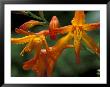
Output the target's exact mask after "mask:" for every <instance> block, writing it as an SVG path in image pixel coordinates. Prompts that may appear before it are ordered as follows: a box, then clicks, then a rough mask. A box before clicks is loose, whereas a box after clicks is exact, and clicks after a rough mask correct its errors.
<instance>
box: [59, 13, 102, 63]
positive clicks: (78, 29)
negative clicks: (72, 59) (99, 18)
mask: <svg viewBox="0 0 110 87" xmlns="http://www.w3.org/2000/svg"><path fill="white" fill-rule="evenodd" d="M71 23H72V25H68V26H64V27H60V29H59V30H61V32H63V33H64V32H72V34H73V38H74V42H73V45H74V49H75V54H76V63H78V64H79V63H80V48H81V42H80V41H81V40H83V41H84V42H85V43H86V44H87V46H88V47H89V48H90V49H91V50H92V51H94V52H95V53H96V54H98V55H99V53H100V48H99V46H97V45H96V43H95V41H94V40H93V39H92V38H91V37H90V36H88V35H87V34H86V31H91V30H96V29H98V28H99V27H100V23H90V24H85V14H84V11H75V16H74V18H73V19H72V21H71Z"/></svg>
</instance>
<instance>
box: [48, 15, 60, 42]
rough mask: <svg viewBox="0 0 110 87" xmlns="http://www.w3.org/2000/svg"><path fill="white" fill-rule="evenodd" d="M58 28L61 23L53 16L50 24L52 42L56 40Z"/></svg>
mask: <svg viewBox="0 0 110 87" xmlns="http://www.w3.org/2000/svg"><path fill="white" fill-rule="evenodd" d="M58 27H59V21H58V19H57V17H56V16H53V17H52V19H51V21H50V24H49V33H50V38H51V39H52V40H55V39H56V32H55V28H58Z"/></svg>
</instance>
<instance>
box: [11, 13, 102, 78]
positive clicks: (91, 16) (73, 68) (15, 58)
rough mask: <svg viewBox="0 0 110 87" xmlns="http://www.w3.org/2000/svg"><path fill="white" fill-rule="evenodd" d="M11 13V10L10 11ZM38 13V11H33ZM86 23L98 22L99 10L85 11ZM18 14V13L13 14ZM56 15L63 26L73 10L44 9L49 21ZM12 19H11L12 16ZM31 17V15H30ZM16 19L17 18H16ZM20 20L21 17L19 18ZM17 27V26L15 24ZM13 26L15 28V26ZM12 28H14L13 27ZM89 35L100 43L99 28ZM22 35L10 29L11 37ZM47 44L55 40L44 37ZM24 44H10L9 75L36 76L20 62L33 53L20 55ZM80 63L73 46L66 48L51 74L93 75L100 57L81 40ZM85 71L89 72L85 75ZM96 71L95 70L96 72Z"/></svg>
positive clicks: (51, 44) (71, 16) (68, 22)
mask: <svg viewBox="0 0 110 87" xmlns="http://www.w3.org/2000/svg"><path fill="white" fill-rule="evenodd" d="M12 13H13V11H12ZM34 13H36V14H37V13H38V12H34ZM85 14H86V23H92V22H99V21H100V12H99V11H86V12H85ZM15 15H18V14H15ZM54 15H55V16H57V17H58V19H59V22H60V26H65V25H68V24H71V19H72V18H73V17H74V12H72V11H44V17H45V19H46V20H47V21H48V22H49V21H50V20H51V18H52V16H54ZM11 17H12V21H13V16H11ZM30 18H31V17H30ZM16 20H17V19H16ZM21 21H22V19H21ZM13 24H14V23H13ZM16 27H17V26H16ZM16 27H15V28H16ZM47 27H48V26H35V27H33V28H32V29H31V31H33V32H39V31H41V30H44V29H47ZM13 30H14V29H13ZM88 34H89V36H91V37H92V38H93V39H94V40H95V41H96V43H97V44H98V45H100V30H94V31H90V32H88ZM22 36H24V35H20V34H17V33H15V32H14V31H12V33H11V37H22ZM60 37H62V35H58V38H57V40H58V39H59V38H60ZM46 39H47V42H48V44H49V46H53V45H54V44H55V43H56V41H57V40H55V41H53V40H51V39H50V37H49V36H48V37H46ZM24 46H25V44H20V45H16V44H11V76H13V77H30V76H31V77H33V76H36V75H35V74H34V73H33V72H32V71H31V70H30V71H25V70H23V68H22V64H23V63H24V62H25V61H27V60H28V59H31V58H32V57H33V55H34V51H33V52H31V53H28V54H25V55H24V56H20V55H19V54H20V52H21V51H22V49H23V48H24ZM80 59H81V63H80V64H76V62H75V52H74V49H73V48H68V49H65V50H64V51H63V53H62V54H61V55H60V57H59V58H58V60H57V63H56V65H55V69H54V72H53V76H55V77H60V76H72V77H80V76H84V77H85V76H89V77H91V76H95V75H94V73H93V72H94V70H97V69H99V68H100V58H99V57H98V56H97V55H96V54H94V53H93V52H92V51H91V50H90V49H89V48H88V47H87V46H86V44H85V43H84V42H83V41H82V47H81V52H80ZM87 73H90V74H88V75H87ZM96 73H97V72H96Z"/></svg>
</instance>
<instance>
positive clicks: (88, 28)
mask: <svg viewBox="0 0 110 87" xmlns="http://www.w3.org/2000/svg"><path fill="white" fill-rule="evenodd" d="M99 28H100V23H91V24H84V25H83V29H84V30H86V31H91V30H96V29H99Z"/></svg>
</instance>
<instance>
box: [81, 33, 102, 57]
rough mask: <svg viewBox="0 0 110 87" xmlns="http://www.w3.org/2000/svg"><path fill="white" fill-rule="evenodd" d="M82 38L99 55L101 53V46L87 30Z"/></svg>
mask: <svg viewBox="0 0 110 87" xmlns="http://www.w3.org/2000/svg"><path fill="white" fill-rule="evenodd" d="M82 39H83V41H84V42H85V43H86V44H87V46H88V47H89V48H90V49H91V50H92V51H94V52H95V53H96V54H97V55H99V54H100V48H99V47H98V46H97V44H96V43H95V41H94V40H93V39H92V38H91V37H90V36H88V35H87V34H86V32H83V35H82Z"/></svg>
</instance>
